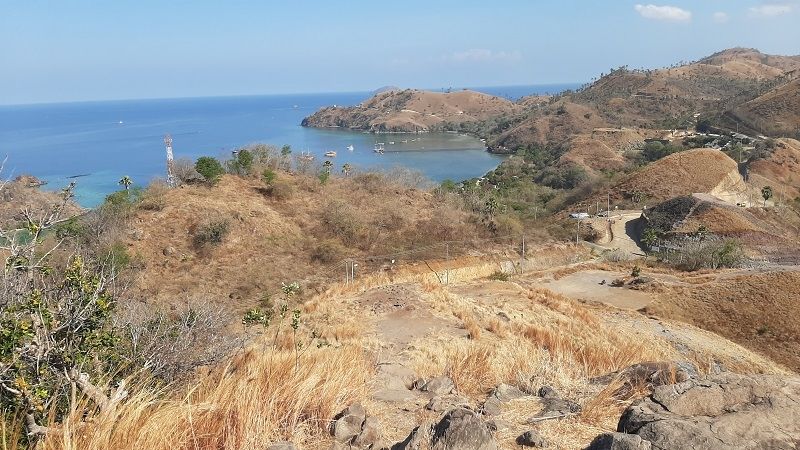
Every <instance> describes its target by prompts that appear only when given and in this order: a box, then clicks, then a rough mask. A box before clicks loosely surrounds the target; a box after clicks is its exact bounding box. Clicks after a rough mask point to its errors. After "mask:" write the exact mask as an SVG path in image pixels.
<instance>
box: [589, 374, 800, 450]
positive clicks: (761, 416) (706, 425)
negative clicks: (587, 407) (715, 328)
mask: <svg viewBox="0 0 800 450" xmlns="http://www.w3.org/2000/svg"><path fill="white" fill-rule="evenodd" d="M617 431H619V432H621V433H627V434H630V435H636V436H638V437H639V438H641V439H642V440H644V441H648V442H649V444H650V448H652V449H654V450H666V449H675V448H692V449H695V450H703V449H715V450H716V449H720V450H733V449H753V450H755V449H787V450H788V449H796V448H797V446H798V443H800V379H798V378H793V377H781V376H776V375H752V376H747V375H737V374H733V373H728V372H724V373H721V374H719V375H712V376H709V377H707V378H704V379H696V378H695V379H689V380H686V381H684V382H682V383H677V384H674V385H665V386H658V387H656V388H655V389H654V391H653V393H652V394H651V395H650V396H649V397H646V398H644V399H642V400H639V401H637V402H635V403H634V404H632V405H631V406H630V407H628V408H627V409H626V410H625V412H623V414H622V417H621V418H620V421H619V425H618V427H617ZM598 439H600V442H598V443H597V444H596V445H595V447H594V449H595V450H603V449H611V448H614V449H617V448H619V449H623V448H629V447H622V446H621V445H623V444H622V442H623V438H622V437H620V436H617V435H612V436H611V437H605V438H602V439H601V438H598ZM634 441H635V442H638V441H636V440H635V438H630V439H628V440H627V441H625V444H624V445H633V444H632V442H634ZM593 445H594V444H593ZM614 445H617V446H616V447H614ZM637 445H638V444H637ZM642 445H646V444H642ZM630 448H646V446H645V447H641V446H640V447H630Z"/></svg>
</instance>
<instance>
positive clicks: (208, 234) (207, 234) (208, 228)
mask: <svg viewBox="0 0 800 450" xmlns="http://www.w3.org/2000/svg"><path fill="white" fill-rule="evenodd" d="M229 232H230V224H229V222H228V221H227V220H226V219H214V220H211V221H209V222H208V223H205V224H203V225H200V226H198V227H197V230H196V231H195V233H194V244H195V245H196V246H197V247H204V246H206V245H209V244H210V245H218V244H221V243H222V241H224V240H225V237H226V236H227V235H228V233H229Z"/></svg>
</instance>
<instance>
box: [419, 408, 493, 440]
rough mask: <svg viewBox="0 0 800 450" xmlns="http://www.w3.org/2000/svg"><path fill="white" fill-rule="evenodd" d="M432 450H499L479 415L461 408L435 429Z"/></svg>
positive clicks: (446, 417)
mask: <svg viewBox="0 0 800 450" xmlns="http://www.w3.org/2000/svg"><path fill="white" fill-rule="evenodd" d="M431 450H497V442H495V439H494V436H493V435H492V432H491V430H489V427H488V426H487V425H486V423H485V422H484V421H483V420H482V419H481V418H480V416H479V415H478V414H476V413H475V412H474V411H470V410H468V409H463V408H459V409H454V410H452V411H449V412H448V413H447V414H445V415H444V417H443V418H442V420H440V421H439V423H437V424H436V426H434V427H433V436H432V437H431Z"/></svg>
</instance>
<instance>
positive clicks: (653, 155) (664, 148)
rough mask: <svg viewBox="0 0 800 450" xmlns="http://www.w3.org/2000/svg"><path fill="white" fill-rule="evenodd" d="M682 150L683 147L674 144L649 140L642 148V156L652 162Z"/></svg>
mask: <svg viewBox="0 0 800 450" xmlns="http://www.w3.org/2000/svg"><path fill="white" fill-rule="evenodd" d="M681 150H683V148H681V147H678V146H675V145H672V144H667V145H664V144H662V143H661V142H658V141H655V142H648V143H647V144H646V145H645V146H644V148H643V149H642V156H643V157H644V159H645V160H646V161H648V162H652V161H656V160H659V159H661V158H663V157H665V156H668V155H671V154H673V153H677V152H679V151H681Z"/></svg>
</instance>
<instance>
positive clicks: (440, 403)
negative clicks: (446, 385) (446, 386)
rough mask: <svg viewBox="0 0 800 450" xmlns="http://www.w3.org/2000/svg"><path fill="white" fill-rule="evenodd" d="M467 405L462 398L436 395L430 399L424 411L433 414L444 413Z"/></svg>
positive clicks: (466, 401)
mask: <svg viewBox="0 0 800 450" xmlns="http://www.w3.org/2000/svg"><path fill="white" fill-rule="evenodd" d="M468 404H469V401H468V400H467V399H465V398H462V397H458V396H438V395H437V396H435V397H432V398H431V399H430V400H429V401H428V404H427V405H425V409H427V410H428V411H433V412H444V411H449V410H451V409H453V408H455V407H465V406H467V405H468Z"/></svg>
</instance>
